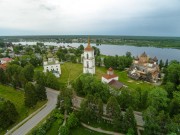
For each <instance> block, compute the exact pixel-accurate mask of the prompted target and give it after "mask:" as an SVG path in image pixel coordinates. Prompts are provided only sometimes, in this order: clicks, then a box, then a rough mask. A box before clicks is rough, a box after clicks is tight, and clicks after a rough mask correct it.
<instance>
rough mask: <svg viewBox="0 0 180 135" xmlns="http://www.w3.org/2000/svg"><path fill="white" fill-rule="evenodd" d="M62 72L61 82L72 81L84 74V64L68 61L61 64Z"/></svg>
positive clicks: (63, 83) (64, 83)
mask: <svg viewBox="0 0 180 135" xmlns="http://www.w3.org/2000/svg"><path fill="white" fill-rule="evenodd" d="M61 73H62V74H61V77H60V78H59V82H60V84H62V85H66V84H67V83H68V81H69V83H72V82H73V81H75V80H76V79H77V78H78V77H79V76H80V75H81V74H82V64H76V63H71V62H66V63H64V64H62V65H61Z"/></svg>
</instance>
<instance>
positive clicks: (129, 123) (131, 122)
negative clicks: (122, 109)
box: [124, 107, 137, 134]
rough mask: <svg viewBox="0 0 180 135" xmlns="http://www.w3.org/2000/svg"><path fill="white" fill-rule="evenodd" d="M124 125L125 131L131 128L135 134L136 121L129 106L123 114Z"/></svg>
mask: <svg viewBox="0 0 180 135" xmlns="http://www.w3.org/2000/svg"><path fill="white" fill-rule="evenodd" d="M124 125H125V126H124V127H125V132H126V133H127V132H128V130H129V129H133V131H134V133H135V134H137V128H136V126H137V123H136V119H135V116H134V113H133V109H132V108H131V107H129V108H128V109H127V110H126V113H125V116H124Z"/></svg>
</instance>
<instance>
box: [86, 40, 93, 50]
mask: <svg viewBox="0 0 180 135" xmlns="http://www.w3.org/2000/svg"><path fill="white" fill-rule="evenodd" d="M84 50H85V51H93V48H92V47H91V45H90V40H89V39H88V45H87V47H86V48H84Z"/></svg>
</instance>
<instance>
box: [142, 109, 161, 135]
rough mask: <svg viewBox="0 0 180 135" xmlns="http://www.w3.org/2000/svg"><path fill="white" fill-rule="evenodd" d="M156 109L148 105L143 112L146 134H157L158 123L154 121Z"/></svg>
mask: <svg viewBox="0 0 180 135" xmlns="http://www.w3.org/2000/svg"><path fill="white" fill-rule="evenodd" d="M157 114H158V113H157V111H156V109H155V108H153V107H152V106H149V107H148V108H147V109H146V110H145V112H144V113H143V120H144V123H145V124H144V129H145V131H144V132H145V133H146V134H147V135H157V131H158V130H159V125H158V124H157V122H156V115H157Z"/></svg>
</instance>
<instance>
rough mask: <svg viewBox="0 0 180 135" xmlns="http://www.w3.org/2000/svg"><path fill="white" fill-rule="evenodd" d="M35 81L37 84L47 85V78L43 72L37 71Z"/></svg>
mask: <svg viewBox="0 0 180 135" xmlns="http://www.w3.org/2000/svg"><path fill="white" fill-rule="evenodd" d="M34 80H35V81H36V83H37V84H40V85H43V86H45V85H46V76H45V74H44V73H43V72H40V71H36V72H35V73H34Z"/></svg>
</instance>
